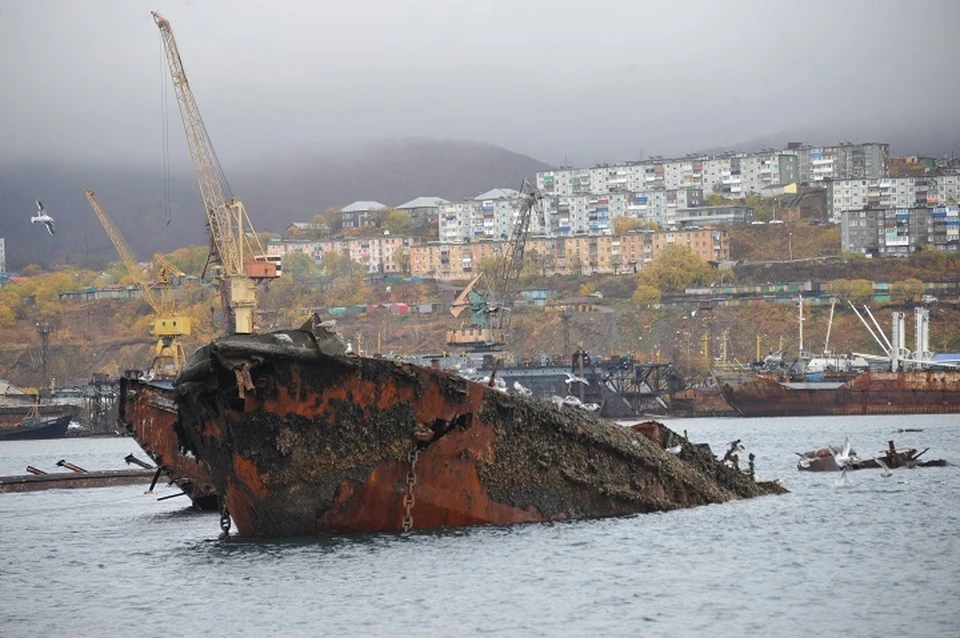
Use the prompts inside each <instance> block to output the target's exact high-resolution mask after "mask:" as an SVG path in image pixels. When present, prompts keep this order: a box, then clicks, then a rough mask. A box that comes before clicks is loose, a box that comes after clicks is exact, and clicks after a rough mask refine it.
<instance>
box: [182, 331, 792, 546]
mask: <svg viewBox="0 0 960 638" xmlns="http://www.w3.org/2000/svg"><path fill="white" fill-rule="evenodd" d="M177 405H178V413H179V420H178V425H177V428H178V431H179V432H180V434H181V435H182V436H183V441H182V443H183V444H184V445H185V446H186V447H187V448H188V449H190V450H191V451H192V452H193V453H194V454H195V455H196V456H197V457H198V458H200V459H202V461H203V463H204V465H205V466H206V467H207V469H208V470H209V472H210V476H211V478H212V480H213V483H214V486H215V487H216V489H217V492H218V494H219V495H220V497H221V498H222V500H223V502H224V504H225V506H226V507H227V509H228V510H229V513H230V514H231V516H232V518H233V521H234V523H235V524H236V527H237V530H238V532H239V533H240V534H241V535H244V536H258V537H264V536H295V535H310V534H318V533H327V532H343V531H389V532H395V531H403V530H407V529H430V528H437V527H444V526H466V525H477V524H506V523H521V522H534V521H551V520H562V519H574V518H586V517H606V516H618V515H626V514H634V513H643V512H652V511H660V510H670V509H676V508H681V507H689V506H695V505H703V504H707V503H719V502H723V501H726V500H730V499H736V498H744V497H751V496H758V495H762V494H770V493H779V492H781V491H782V488H780V487H779V486H778V485H775V484H772V483H757V482H755V481H754V480H753V479H752V478H751V477H748V476H746V475H744V474H743V473H741V472H739V471H735V470H733V469H731V468H728V467H726V466H724V465H722V464H720V463H719V462H717V461H716V459H715V458H714V457H713V456H712V455H710V454H708V455H701V456H699V457H697V456H696V455H695V454H694V453H693V452H695V451H696V450H695V449H694V446H688V447H689V448H690V450H691V454H690V456H689V458H688V460H683V458H682V455H681V457H677V456H674V455H671V454H668V453H666V452H665V451H664V450H663V447H662V442H661V443H659V444H658V443H657V442H656V441H654V440H653V438H651V437H650V436H645V435H644V434H643V433H641V432H640V431H638V430H634V429H631V428H625V427H622V426H618V425H616V424H615V423H613V422H610V421H606V420H603V419H600V418H598V417H594V416H592V415H590V414H587V413H585V412H583V411H582V410H565V409H560V408H556V407H552V406H550V405H548V404H546V403H542V402H536V401H533V400H529V399H525V398H520V397H509V396H507V395H505V394H503V393H500V392H497V391H496V390H493V389H491V388H489V387H486V386H484V385H480V384H478V383H474V382H470V381H467V380H465V379H463V378H461V377H458V376H456V375H452V374H448V373H444V372H441V371H439V370H435V369H431V368H426V367H420V366H414V365H409V364H399V363H394V362H390V361H385V360H381V359H369V358H360V357H351V356H340V355H336V354H329V352H327V351H324V350H323V349H322V348H320V347H318V345H317V343H316V341H315V340H314V338H313V336H312V335H311V334H309V333H306V332H301V331H288V332H284V333H282V335H280V336H278V335H277V334H274V335H260V336H256V337H228V338H225V339H222V340H219V341H216V342H214V343H213V344H211V345H209V346H207V347H205V348H203V349H201V350H200V351H198V353H196V354H195V356H194V357H193V358H192V360H191V362H190V365H188V367H187V368H186V369H185V370H184V372H183V373H182V374H181V376H180V378H179V379H178V382H177ZM663 430H664V431H666V428H663ZM667 432H669V431H667ZM669 435H670V436H671V437H675V436H676V435H675V434H673V433H669ZM665 436H666V435H664V434H663V433H658V436H657V437H654V438H659V439H661V440H662V439H664V437H665ZM671 444H673V443H671Z"/></svg>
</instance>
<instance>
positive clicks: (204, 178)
mask: <svg viewBox="0 0 960 638" xmlns="http://www.w3.org/2000/svg"><path fill="white" fill-rule="evenodd" d="M151 15H153V20H154V22H155V23H156V24H157V27H158V28H159V29H160V35H161V38H162V39H163V46H164V50H165V51H166V54H167V65H168V66H169V68H170V76H171V78H172V79H173V88H174V92H175V93H176V95H177V106H178V107H179V110H180V119H181V120H183V130H184V133H185V134H186V136H187V146H188V147H189V149H190V161H191V163H192V164H193V172H194V173H195V174H196V177H197V185H198V186H199V187H200V197H201V198H202V200H203V208H204V211H205V213H206V216H207V227H208V228H209V229H210V257H211V259H210V261H211V262H212V263H214V264H215V265H217V266H219V268H220V273H219V277H220V281H221V288H220V292H221V295H220V296H221V301H222V304H223V309H224V331H225V332H227V333H238V334H249V333H252V332H253V330H254V328H253V318H254V315H255V314H256V291H255V280H262V279H272V278H275V277H278V276H279V273H278V272H277V268H276V265H275V264H274V263H271V262H269V261H266V260H265V258H264V257H263V253H264V250H263V245H262V244H261V243H260V239H259V237H258V236H257V234H256V232H255V231H254V229H253V224H251V223H250V219H249V218H248V217H247V213H246V210H245V209H244V207H243V203H242V202H241V201H240V200H239V199H238V198H236V197H230V198H229V199H228V198H227V192H228V191H229V188H227V186H226V180H225V179H224V178H223V174H222V171H221V169H220V162H219V160H218V159H217V154H216V152H215V151H214V149H213V143H212V142H211V141H210V135H209V133H208V132H207V127H206V125H205V124H204V123H203V118H202V117H201V115H200V108H199V107H198V106H197V101H196V100H195V99H194V97H193V91H192V89H191V88H190V83H189V82H188V81H187V73H186V71H185V70H184V68H183V60H182V59H181V57H180V49H179V47H178V46H177V40H176V38H175V37H174V36H173V29H172V28H171V27H170V22H169V21H167V20H166V18H164V17H163V16H161V15H160V14H159V13H157V12H156V11H152V12H151ZM251 242H253V244H254V245H253V246H251V245H250V243H251Z"/></svg>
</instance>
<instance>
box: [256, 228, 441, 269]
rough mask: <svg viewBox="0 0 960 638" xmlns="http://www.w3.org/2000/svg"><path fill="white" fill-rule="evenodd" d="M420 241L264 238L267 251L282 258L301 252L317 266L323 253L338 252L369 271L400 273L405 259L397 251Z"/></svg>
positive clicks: (381, 237) (397, 238) (395, 237)
mask: <svg viewBox="0 0 960 638" xmlns="http://www.w3.org/2000/svg"><path fill="white" fill-rule="evenodd" d="M422 241H423V240H422V239H420V238H418V237H401V236H399V235H378V236H375V237H351V238H346V237H345V238H341V239H323V240H308V239H271V240H268V241H267V254H268V255H279V256H281V257H285V256H286V255H289V254H290V253H292V252H302V253H304V254H306V255H309V256H310V257H312V258H313V260H314V261H315V262H316V263H317V264H318V265H319V264H321V263H323V256H324V255H325V254H328V253H337V254H338V255H343V256H344V257H349V258H350V260H351V261H354V262H356V263H358V264H361V265H362V266H364V267H365V268H366V269H367V272H370V273H378V272H379V273H402V272H404V270H405V268H406V264H405V261H406V260H402V259H400V253H401V252H406V253H407V255H408V256H409V252H410V247H411V246H416V245H418V244H420V243H421V242H422Z"/></svg>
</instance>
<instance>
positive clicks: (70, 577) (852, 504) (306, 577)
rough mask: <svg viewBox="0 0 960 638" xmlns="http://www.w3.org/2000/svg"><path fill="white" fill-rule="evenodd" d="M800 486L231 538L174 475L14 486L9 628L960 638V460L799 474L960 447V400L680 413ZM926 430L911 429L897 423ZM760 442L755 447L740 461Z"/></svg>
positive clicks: (13, 465)
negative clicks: (810, 462)
mask: <svg viewBox="0 0 960 638" xmlns="http://www.w3.org/2000/svg"><path fill="white" fill-rule="evenodd" d="M668 424H669V425H670V426H671V427H673V428H674V429H675V430H677V431H681V432H682V431H683V430H687V431H688V433H689V436H690V438H691V439H693V440H696V441H705V442H708V443H710V444H711V445H712V446H713V448H714V452H716V453H718V454H722V452H723V450H724V448H725V444H726V443H727V442H729V441H731V440H733V439H736V438H739V439H742V442H743V443H744V444H745V445H746V447H747V451H752V452H754V453H755V454H756V455H757V463H758V474H759V475H760V476H761V477H763V478H777V477H783V478H784V479H785V482H786V485H787V487H788V488H789V489H790V490H791V491H792V492H791V494H789V495H787V496H783V497H767V498H761V499H754V500H750V501H743V502H737V503H729V504H724V505H714V506H708V507H702V508H695V509H690V510H684V511H680V512H671V513H666V514H651V515H645V516H634V517H629V518H620V519H607V520H598V521H576V522H569V523H562V524H535V525H520V526H512V527H487V528H474V529H467V530H451V531H446V532H439V533H422V534H414V535H411V536H409V537H406V538H401V537H399V536H394V535H361V536H346V537H328V538H319V539H299V540H294V541H282V542H281V541H277V542H252V541H240V540H237V539H235V538H231V539H226V540H223V539H220V538H218V535H219V527H218V517H217V515H216V514H209V513H197V512H193V511H191V510H189V509H187V508H186V505H187V504H186V502H185V501H184V500H183V499H182V498H180V499H170V500H166V501H157V497H158V496H163V495H166V494H172V493H174V492H173V490H172V489H170V488H164V489H163V490H159V491H158V493H157V494H154V495H147V494H144V486H129V487H112V488H102V489H86V490H55V491H47V492H35V493H30V494H0V551H2V563H0V564H2V567H0V574H2V575H0V635H2V636H49V635H61V634H68V635H74V636H116V635H125V636H131V635H161V634H163V635H174V636H200V635H217V636H272V635H284V636H297V635H310V636H316V635H327V636H450V635H495V636H600V635H602V636H636V635H641V634H642V635H647V636H730V635H740V636H773V635H777V636H804V637H809V636H811V635H840V634H844V635H850V636H891V635H906V636H947V635H949V636H957V635H960V545H958V531H960V466H958V465H954V466H951V467H943V468H926V469H916V470H900V471H898V472H896V473H895V474H894V476H892V477H889V478H884V477H882V476H881V474H880V473H879V472H878V471H876V470H863V471H859V472H854V473H851V475H850V482H849V484H846V483H843V482H840V481H839V480H838V475H837V474H814V473H805V472H804V473H801V472H799V471H797V470H796V468H795V459H796V457H795V456H794V454H793V452H795V451H803V450H806V449H810V448H814V447H820V446H823V445H825V444H827V443H831V442H833V443H842V441H843V438H844V436H845V435H847V436H849V437H850V440H851V442H852V444H853V447H854V449H856V450H857V451H858V452H859V453H860V455H861V456H871V455H874V454H875V453H878V452H880V451H882V450H883V449H885V448H886V445H887V441H888V440H890V439H893V440H895V441H896V442H897V443H898V444H901V445H909V446H911V447H916V448H918V449H923V448H925V447H929V448H930V451H929V452H927V454H926V455H925V458H930V459H932V458H945V459H947V460H949V461H951V462H954V463H960V417H958V416H916V417H869V418H867V417H828V418H804V419H799V418H796V419H794V418H779V419H712V420H708V419H696V420H674V421H668ZM908 427H909V428H922V429H923V431H922V432H910V433H898V432H897V430H898V429H900V428H908ZM129 452H138V454H139V456H141V457H145V455H143V453H142V452H139V450H138V448H137V446H136V444H135V443H134V442H133V441H132V440H130V439H85V440H84V439H74V440H61V441H36V442H4V443H2V444H0V473H2V474H20V473H23V471H24V467H25V466H26V465H27V464H32V465H35V466H38V467H42V468H44V469H53V468H52V466H53V464H54V463H55V462H56V461H57V460H58V459H60V458H66V459H67V460H69V461H72V462H74V463H76V464H78V465H81V466H83V467H86V468H87V469H106V468H114V467H120V466H122V464H123V462H122V458H123V457H124V456H125V455H126V454H127V453H129ZM745 455H746V453H744V454H743V456H744V457H745Z"/></svg>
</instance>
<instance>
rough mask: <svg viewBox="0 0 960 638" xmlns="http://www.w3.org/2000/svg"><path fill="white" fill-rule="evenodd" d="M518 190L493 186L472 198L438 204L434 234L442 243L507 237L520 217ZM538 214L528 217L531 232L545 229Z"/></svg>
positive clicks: (542, 220)
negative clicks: (435, 231) (438, 210)
mask: <svg viewBox="0 0 960 638" xmlns="http://www.w3.org/2000/svg"><path fill="white" fill-rule="evenodd" d="M520 204H521V199H520V193H519V192H518V191H515V190H513V189H510V188H494V189H493V190H489V191H487V192H485V193H481V194H480V195H477V196H476V197H474V198H473V199H467V200H462V201H459V202H448V203H446V204H441V205H440V213H439V219H438V225H437V231H438V232H437V237H438V239H439V241H441V242H457V241H472V240H480V239H506V238H507V237H510V234H511V233H512V232H513V227H514V225H515V223H516V221H517V219H518V218H519V216H520ZM545 229H546V226H545V225H544V219H543V218H542V217H541V216H540V215H537V214H535V215H533V216H532V217H531V219H530V230H531V232H535V233H539V232H544V231H545Z"/></svg>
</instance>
